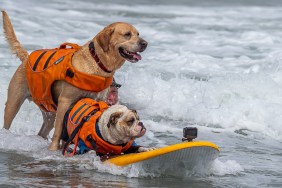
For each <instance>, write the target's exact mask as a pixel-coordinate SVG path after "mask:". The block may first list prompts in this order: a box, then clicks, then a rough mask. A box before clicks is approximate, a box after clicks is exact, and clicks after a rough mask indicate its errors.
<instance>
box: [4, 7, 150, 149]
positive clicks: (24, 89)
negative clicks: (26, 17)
mask: <svg viewBox="0 0 282 188" xmlns="http://www.w3.org/2000/svg"><path fill="white" fill-rule="evenodd" d="M2 14H3V27H4V31H5V37H6V39H7V41H8V43H9V46H10V48H11V51H12V52H13V53H15V54H16V55H17V57H18V58H19V59H20V60H21V61H22V62H23V64H21V65H20V66H19V68H18V70H17V71H16V72H15V74H14V76H13V78H12V80H11V82H10V84H9V88H8V99H7V103H6V107H5V114H4V128H5V129H9V128H10V126H11V123H12V121H13V119H14V117H15V115H16V114H17V112H18V110H19V109H20V107H21V105H22V103H23V102H24V100H25V99H27V98H31V96H30V93H29V89H28V85H27V79H26V75H25V64H26V63H27V59H28V53H27V51H26V50H25V49H24V48H23V47H22V46H21V44H20V43H19V41H18V40H17V38H16V35H15V33H14V30H13V27H12V24H11V22H10V19H9V17H8V15H7V13H6V12H5V11H2ZM128 32H130V33H131V36H130V37H127V36H125V33H128ZM91 41H93V42H94V45H95V49H96V53H97V55H98V57H99V58H100V60H101V62H102V63H103V64H104V65H105V67H107V69H108V70H110V71H112V72H111V73H106V72H104V71H103V70H102V69H100V67H98V65H97V64H96V62H95V61H94V59H93V58H92V56H91V54H90V53H89V49H88V45H89V43H90V41H89V42H87V43H86V44H84V45H83V46H82V48H81V49H80V50H78V51H77V52H76V53H75V54H74V55H73V58H72V65H73V66H74V68H75V69H77V70H79V71H81V72H84V73H87V74H92V75H98V76H103V77H111V76H113V75H114V73H115V71H116V70H117V69H119V68H120V67H121V66H122V65H123V64H124V62H125V60H129V61H131V62H136V61H135V60H131V59H130V58H127V57H126V58H124V57H122V55H121V54H120V52H119V49H120V48H122V49H125V50H126V51H129V52H132V53H136V52H142V51H144V50H145V48H146V46H147V42H146V41H144V40H143V39H141V38H140V37H139V36H138V32H137V30H136V29H135V28H134V27H133V26H132V25H130V24H127V23H121V22H119V23H113V24H111V25H109V26H107V27H105V28H104V29H103V30H102V31H101V32H99V33H98V34H97V35H96V36H95V37H94V38H93V39H92V40H91ZM52 93H53V95H54V98H55V99H56V100H57V101H58V108H57V112H56V114H55V113H44V112H42V114H43V121H44V122H43V125H42V128H41V130H40V131H39V135H40V136H42V137H45V138H46V137H47V136H48V134H49V132H50V130H51V129H52V128H53V127H55V131H54V135H53V138H52V143H51V145H50V147H49V149H50V150H57V149H58V148H59V143H60V137H61V132H62V122H63V118H64V115H65V113H66V111H67V110H68V109H69V107H70V106H71V105H73V104H74V103H75V102H76V101H77V100H79V99H80V98H84V97H90V98H93V99H95V100H98V101H99V100H105V98H106V96H107V93H108V88H107V89H105V90H103V91H101V92H99V93H93V92H87V91H83V90H80V89H78V88H76V87H74V86H72V85H70V84H68V83H66V82H64V81H57V82H55V84H54V86H53V87H52ZM54 121H55V122H54Z"/></svg>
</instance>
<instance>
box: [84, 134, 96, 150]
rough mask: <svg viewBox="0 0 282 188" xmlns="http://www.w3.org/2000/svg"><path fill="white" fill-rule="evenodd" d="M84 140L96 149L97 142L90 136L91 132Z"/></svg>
mask: <svg viewBox="0 0 282 188" xmlns="http://www.w3.org/2000/svg"><path fill="white" fill-rule="evenodd" d="M86 140H87V141H88V142H90V144H91V146H92V148H93V149H94V150H95V151H97V150H98V146H97V144H96V141H95V140H94V139H93V138H92V136H91V134H90V135H88V136H87V137H86Z"/></svg>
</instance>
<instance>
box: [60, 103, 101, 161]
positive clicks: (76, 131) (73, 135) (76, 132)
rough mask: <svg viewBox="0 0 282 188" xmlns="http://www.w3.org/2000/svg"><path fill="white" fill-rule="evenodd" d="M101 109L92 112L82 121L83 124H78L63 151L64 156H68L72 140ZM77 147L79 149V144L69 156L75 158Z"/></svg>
mask: <svg viewBox="0 0 282 188" xmlns="http://www.w3.org/2000/svg"><path fill="white" fill-rule="evenodd" d="M99 110H100V109H99V108H96V109H94V110H93V111H92V112H90V113H89V114H88V115H87V116H84V117H83V118H82V120H81V122H80V123H79V124H78V126H77V127H76V128H75V129H74V130H73V132H72V133H71V135H70V136H69V138H68V140H67V141H66V143H65V146H64V149H63V151H62V154H63V155H64V156H66V155H67V148H68V147H69V145H70V144H71V142H72V140H73V139H74V137H75V136H76V135H77V134H78V133H79V131H80V129H81V128H82V126H83V124H84V123H85V122H86V121H88V120H89V119H90V117H91V116H93V115H94V114H95V113H96V112H97V111H99ZM76 147H77V142H76V143H75V146H74V150H73V152H72V153H71V154H70V155H69V156H73V155H74V154H75V151H76Z"/></svg>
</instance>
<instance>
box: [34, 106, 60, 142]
mask: <svg viewBox="0 0 282 188" xmlns="http://www.w3.org/2000/svg"><path fill="white" fill-rule="evenodd" d="M41 113H42V116H43V124H42V127H41V129H40V131H39V132H38V135H39V136H41V137H43V138H45V139H47V136H48V135H49V133H50V131H51V130H52V129H53V127H54V122H55V117H56V114H55V113H51V112H43V111H41Z"/></svg>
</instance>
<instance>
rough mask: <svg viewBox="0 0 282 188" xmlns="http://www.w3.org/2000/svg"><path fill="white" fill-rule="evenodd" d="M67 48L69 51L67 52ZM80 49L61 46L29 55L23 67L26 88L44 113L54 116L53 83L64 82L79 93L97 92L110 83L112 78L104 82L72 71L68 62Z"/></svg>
mask: <svg viewBox="0 0 282 188" xmlns="http://www.w3.org/2000/svg"><path fill="white" fill-rule="evenodd" d="M67 46H70V47H71V48H66V47H67ZM79 49H80V46H78V45H77V44H71V43H64V44H62V45H61V46H60V47H59V48H55V49H41V50H36V51H34V52H32V53H31V54H30V55H29V62H28V63H27V64H26V75H27V80H28V86H29V90H30V94H31V96H32V99H33V101H34V102H35V103H36V104H37V105H38V106H39V107H40V108H41V109H42V110H44V111H46V112H55V111H56V110H57V104H56V103H55V102H54V100H53V98H52V93H51V87H52V84H53V83H54V81H56V80H64V81H66V82H68V83H69V84H71V85H73V86H75V87H77V88H80V89H82V90H87V91H92V92H100V91H102V90H104V89H106V88H107V87H109V86H110V85H111V83H112V79H113V78H112V77H109V78H104V77H101V76H96V75H89V74H86V73H83V72H80V71H78V70H75V69H74V67H73V66H72V64H71V59H72V56H73V54H74V52H76V51H77V50H79Z"/></svg>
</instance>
